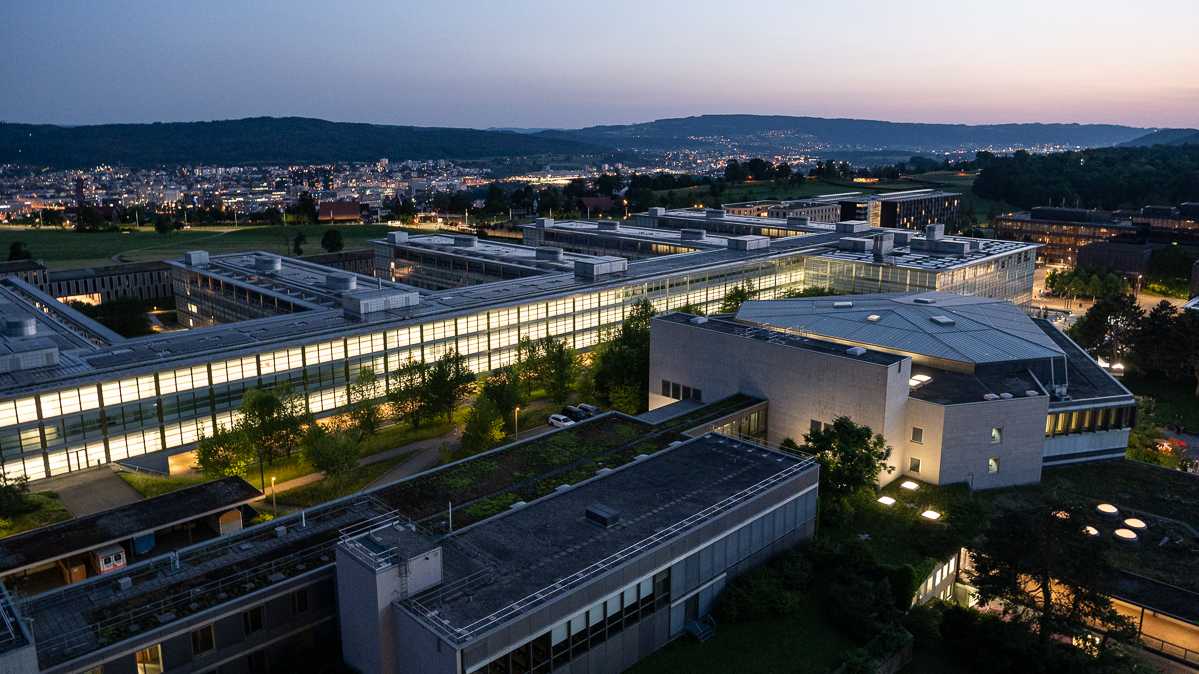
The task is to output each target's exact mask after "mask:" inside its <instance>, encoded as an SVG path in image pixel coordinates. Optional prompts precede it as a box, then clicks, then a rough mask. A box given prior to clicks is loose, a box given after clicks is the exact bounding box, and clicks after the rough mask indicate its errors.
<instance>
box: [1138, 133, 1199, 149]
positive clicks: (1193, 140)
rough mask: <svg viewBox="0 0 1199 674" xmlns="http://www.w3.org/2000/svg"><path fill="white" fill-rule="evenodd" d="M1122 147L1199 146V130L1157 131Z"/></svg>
mask: <svg viewBox="0 0 1199 674" xmlns="http://www.w3.org/2000/svg"><path fill="white" fill-rule="evenodd" d="M1120 145H1121V147H1150V146H1153V145H1199V129H1156V130H1154V131H1150V132H1149V133H1147V134H1145V135H1144V136H1139V137H1137V138H1133V139H1132V140H1130V141H1125V142H1124V143H1121V144H1120Z"/></svg>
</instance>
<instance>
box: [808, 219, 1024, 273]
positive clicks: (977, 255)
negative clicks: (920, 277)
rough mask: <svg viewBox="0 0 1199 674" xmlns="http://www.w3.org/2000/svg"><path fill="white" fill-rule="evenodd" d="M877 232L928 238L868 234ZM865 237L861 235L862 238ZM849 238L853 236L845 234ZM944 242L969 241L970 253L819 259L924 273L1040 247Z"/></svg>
mask: <svg viewBox="0 0 1199 674" xmlns="http://www.w3.org/2000/svg"><path fill="white" fill-rule="evenodd" d="M877 232H884V233H885V232H903V233H904V234H905V235H910V237H911V240H912V241H919V240H922V239H926V238H927V237H925V236H922V235H915V234H913V232H912V230H909V229H903V230H897V229H874V230H870V232H869V233H877ZM862 235H865V234H859V236H862ZM846 236H850V235H846ZM941 240H943V241H968V242H970V244H971V246H970V250H969V251H968V252H966V253H965V254H962V255H958V254H954V253H932V252H925V251H915V250H912V247H911V245H910V244H909V245H902V246H901V245H896V246H895V247H894V248H893V249H892V251H891V253H890V254H888V255H886V256H885V257H884V258H883V259H882V260H876V259H875V257H874V252H873V251H869V250H867V251H862V252H856V251H850V250H839V249H835V248H834V249H830V250H828V251H826V252H823V253H820V254H819V257H822V258H828V259H834V260H853V261H855V262H865V263H871V264H879V265H887V266H894V267H904V268H907V269H922V270H925V271H948V270H951V269H959V268H962V267H969V266H971V265H974V264H978V263H979V262H983V261H985V260H987V259H989V258H995V257H1002V256H1005V255H1011V254H1013V253H1019V252H1021V251H1033V250H1036V249H1037V248H1038V244H1035V243H1028V242H1024V241H1006V240H1002V239H976V238H972V237H966V236H945V237H942V238H941Z"/></svg>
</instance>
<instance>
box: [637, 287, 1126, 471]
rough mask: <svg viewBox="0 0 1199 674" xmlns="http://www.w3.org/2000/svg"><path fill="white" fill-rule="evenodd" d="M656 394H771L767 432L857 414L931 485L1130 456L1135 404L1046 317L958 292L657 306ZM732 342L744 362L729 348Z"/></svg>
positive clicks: (660, 399)
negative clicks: (724, 309)
mask: <svg viewBox="0 0 1199 674" xmlns="http://www.w3.org/2000/svg"><path fill="white" fill-rule="evenodd" d="M650 353H651V355H650V407H651V409H652V408H655V407H658V406H662V405H667V404H670V403H673V402H674V401H676V400H680V399H702V400H714V399H718V398H722V397H724V396H728V395H731V394H734V393H742V394H746V395H751V396H755V397H758V398H763V399H766V400H768V401H769V405H770V413H769V422H768V429H767V431H768V440H769V442H771V443H779V442H781V441H782V440H783V439H785V438H792V439H794V440H796V441H801V439H802V437H803V436H804V434H806V433H808V432H810V431H811V430H813V429H816V428H822V427H824V426H825V425H827V424H830V423H831V422H832V421H833V419H835V418H836V417H840V416H847V417H849V418H851V419H853V420H854V421H855V422H857V423H860V424H864V425H867V426H869V427H871V428H872V429H874V430H875V431H876V432H878V433H881V434H882V435H883V436H884V437H885V438H886V440H887V443H888V445H890V446H891V447H892V448H893V450H894V451H893V453H892V455H891V459H890V461H891V465H892V467H893V468H894V469H895V470H894V472H892V473H890V474H887V475H884V476H883V480H884V481H888V482H889V481H890V480H893V479H895V478H897V477H899V476H904V475H906V476H911V477H914V478H918V479H920V480H924V481H926V482H930V483H934V484H949V483H955V482H966V483H969V484H970V485H971V486H972V487H973V488H993V487H1002V486H1009V485H1015V484H1024V483H1030V482H1037V481H1039V479H1040V475H1041V467H1042V466H1043V465H1044V466H1049V465H1060V464H1063V463H1069V462H1076V461H1089V460H1096V459H1107V458H1114V457H1120V456H1123V454H1124V450H1125V448H1126V447H1127V445H1128V433H1129V429H1130V428H1131V427H1132V425H1133V422H1134V414H1135V411H1136V403H1135V400H1134V399H1133V396H1132V394H1130V393H1129V392H1128V391H1127V390H1126V389H1125V388H1124V387H1123V386H1121V385H1120V384H1119V383H1118V382H1117V381H1116V380H1115V379H1113V378H1112V377H1111V376H1110V375H1109V374H1107V373H1106V372H1105V371H1104V370H1103V369H1102V368H1100V367H1099V366H1098V365H1097V364H1096V363H1095V361H1093V360H1092V359H1091V358H1090V357H1089V356H1088V355H1087V354H1086V353H1085V352H1084V351H1083V350H1082V349H1080V348H1079V347H1078V346H1077V345H1075V344H1074V343H1073V342H1071V341H1070V339H1069V338H1067V337H1066V336H1065V335H1063V334H1062V333H1061V332H1060V331H1058V330H1057V328H1055V327H1054V326H1053V325H1052V324H1051V323H1049V322H1047V321H1044V320H1040V319H1032V318H1030V317H1029V316H1028V315H1027V314H1025V313H1024V311H1023V310H1022V309H1021V308H1020V307H1017V306H1015V305H1013V304H1011V303H1010V302H1005V301H1002V300H993V299H987V298H984V297H964V296H960V295H953V294H949V293H940V292H932V293H917V294H883V295H857V296H841V297H827V298H819V299H795V300H775V301H765V302H747V303H745V304H744V305H742V307H741V309H740V311H738V312H737V314H736V316H735V317H713V318H704V317H694V316H690V315H687V314H682V313H672V314H668V315H666V316H663V317H659V318H656V319H654V322H653V328H652V340H651V350H650ZM730 353H735V354H737V364H736V367H729V363H728V358H727V355H728V354H730Z"/></svg>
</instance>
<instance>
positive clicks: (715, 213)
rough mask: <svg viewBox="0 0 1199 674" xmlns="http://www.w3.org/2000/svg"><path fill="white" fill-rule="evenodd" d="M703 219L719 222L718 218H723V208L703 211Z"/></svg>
mask: <svg viewBox="0 0 1199 674" xmlns="http://www.w3.org/2000/svg"><path fill="white" fill-rule="evenodd" d="M704 217H706V218H708V219H709V220H719V219H720V218H723V217H724V209H723V208H709V209H706V210H705V211H704Z"/></svg>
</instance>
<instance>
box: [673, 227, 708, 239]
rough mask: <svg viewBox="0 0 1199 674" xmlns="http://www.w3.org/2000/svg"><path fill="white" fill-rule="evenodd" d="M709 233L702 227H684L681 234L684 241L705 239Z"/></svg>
mask: <svg viewBox="0 0 1199 674" xmlns="http://www.w3.org/2000/svg"><path fill="white" fill-rule="evenodd" d="M707 234H708V233H707V232H706V231H704V230H702V229H684V230H682V232H681V233H680V235H679V236H680V237H681V238H682V239H683V240H684V241H703V240H704V237H705V236H707Z"/></svg>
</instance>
